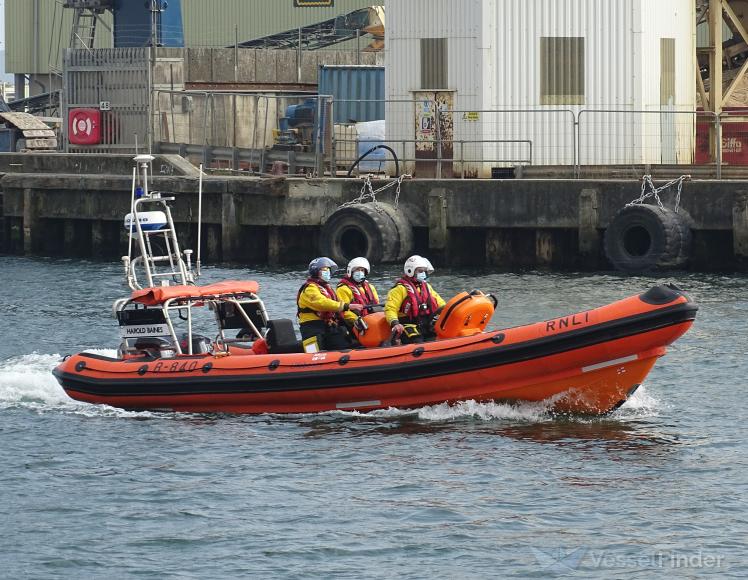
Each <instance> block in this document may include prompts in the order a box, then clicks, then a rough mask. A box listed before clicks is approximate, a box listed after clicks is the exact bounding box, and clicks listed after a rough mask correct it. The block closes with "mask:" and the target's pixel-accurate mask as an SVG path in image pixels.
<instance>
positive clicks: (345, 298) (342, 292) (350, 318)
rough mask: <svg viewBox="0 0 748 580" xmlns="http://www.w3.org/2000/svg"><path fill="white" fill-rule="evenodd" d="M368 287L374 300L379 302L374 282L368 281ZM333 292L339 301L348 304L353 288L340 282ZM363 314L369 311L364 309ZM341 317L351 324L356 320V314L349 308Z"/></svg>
mask: <svg viewBox="0 0 748 580" xmlns="http://www.w3.org/2000/svg"><path fill="white" fill-rule="evenodd" d="M358 286H359V287H360V286H361V284H358ZM369 288H371V293H372V294H374V302H379V294H377V289H376V288H374V284H372V283H371V282H369ZM335 293H336V294H337V295H338V298H339V299H340V301H341V302H345V303H346V304H350V303H351V302H353V290H351V289H350V288H349V287H348V286H346V285H345V284H340V285H339V286H338V287H337V288H336V289H335ZM364 314H369V313H368V312H366V311H365V312H364ZM343 317H344V318H345V321H346V322H348V323H351V324H353V323H354V322H356V318H358V316H356V315H355V314H354V313H353V312H351V311H349V310H346V311H345V312H344V313H343Z"/></svg>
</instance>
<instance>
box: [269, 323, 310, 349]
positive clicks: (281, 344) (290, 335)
mask: <svg viewBox="0 0 748 580" xmlns="http://www.w3.org/2000/svg"><path fill="white" fill-rule="evenodd" d="M265 340H267V344H268V352H270V353H273V354H276V353H277V354H282V353H288V352H304V346H303V345H302V344H301V341H300V340H299V339H298V338H297V337H296V331H295V330H294V327H293V322H292V321H290V320H289V319H287V318H277V319H275V320H268V332H267V334H266V335H265Z"/></svg>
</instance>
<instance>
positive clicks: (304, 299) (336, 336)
mask: <svg viewBox="0 0 748 580" xmlns="http://www.w3.org/2000/svg"><path fill="white" fill-rule="evenodd" d="M337 267H338V266H337V264H336V263H335V262H333V261H332V260H331V259H330V258H324V257H323V258H315V259H314V260H312V261H311V262H310V263H309V277H308V278H307V280H306V282H304V284H302V286H301V288H299V292H298V294H297V296H296V305H297V307H298V312H297V314H296V315H297V317H298V320H299V328H300V330H301V339H302V341H303V343H304V350H305V351H307V352H316V351H318V350H342V349H347V348H351V338H350V335H349V334H348V330H347V329H346V327H345V324H344V321H343V313H344V312H347V311H349V310H350V311H353V312H361V310H362V308H363V307H362V306H361V305H360V304H348V303H347V302H343V301H341V300H338V296H337V295H336V294H335V290H334V289H333V287H332V286H330V278H331V277H332V269H333V268H334V269H337Z"/></svg>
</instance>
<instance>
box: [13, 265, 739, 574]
mask: <svg viewBox="0 0 748 580" xmlns="http://www.w3.org/2000/svg"><path fill="white" fill-rule="evenodd" d="M120 268H121V267H120V266H119V265H118V264H109V263H90V262H78V261H59V260H58V261H51V260H32V259H25V258H9V257H0V272H1V274H0V276H2V278H1V279H2V282H1V283H0V287H1V288H2V292H0V434H1V438H0V442H1V445H0V466H2V469H1V470H0V490H1V491H0V494H1V495H0V497H2V502H1V503H0V518H1V520H2V530H3V540H2V549H1V550H0V553H2V555H3V559H2V572H1V573H0V575H2V576H3V577H8V578H104V577H116V578H130V577H138V578H162V577H177V578H227V577H228V578H236V577H250V576H252V577H283V578H298V577H305V576H313V577H323V578H326V577H342V578H375V577H376V578H380V577H394V576H398V577H404V578H423V577H437V578H454V577H464V578H475V577H537V578H545V577H548V576H554V575H563V574H568V575H570V576H576V577H590V578H600V577H607V578H620V577H624V576H625V577H633V578H650V577H653V576H663V575H665V574H668V575H670V576H672V577H678V578H683V577H695V576H701V575H704V574H715V575H717V576H720V577H725V576H732V577H736V578H744V577H746V576H748V561H747V559H746V537H748V522H747V519H748V508H746V500H745V498H746V497H747V496H748V469H747V468H748V443H746V441H745V438H744V430H745V429H744V427H745V425H746V424H747V423H748V412H746V405H745V387H746V380H745V377H746V375H748V362H747V361H748V339H746V335H747V334H748V298H747V297H746V282H747V281H748V279H746V278H745V277H735V276H729V277H727V276H708V275H690V274H688V275H685V274H681V275H675V276H670V278H669V279H673V278H674V279H676V280H677V282H678V284H679V285H681V286H682V287H683V288H685V289H687V290H688V291H689V292H690V293H691V295H692V296H693V297H694V298H695V299H696V300H697V302H699V304H700V305H701V311H700V312H699V316H698V319H697V321H696V323H695V325H694V327H693V328H692V329H691V331H690V332H689V333H688V334H686V335H685V336H684V337H683V338H682V339H681V340H680V341H678V342H677V343H676V344H675V345H673V347H672V348H671V349H670V351H669V352H668V354H667V355H666V356H665V357H664V358H663V359H661V360H660V361H659V362H658V363H657V365H656V366H655V368H654V370H653V371H652V373H651V374H650V375H649V378H648V380H647V382H646V383H645V385H644V387H643V388H641V389H640V390H639V391H638V392H637V394H636V395H635V396H634V397H633V398H632V399H631V400H630V401H629V402H628V403H627V404H626V405H624V406H623V407H622V408H621V409H620V410H619V411H617V412H616V413H615V414H614V415H612V416H611V417H608V418H605V419H580V418H576V419H574V418H572V419H569V418H564V419H560V418H556V417H553V416H551V415H549V414H548V413H547V412H546V411H545V410H544V409H543V407H542V406H540V405H524V406H518V407H512V406H507V405H497V404H476V403H463V404H461V405H457V406H455V407H448V406H446V405H438V406H433V407H425V408H422V409H417V410H413V411H399V410H388V411H380V412H375V413H371V414H368V415H361V414H357V413H347V412H331V413H324V414H318V415H296V416H274V415H262V416H216V415H198V414H162V413H132V412H125V411H121V410H116V409H112V408H108V407H101V406H91V405H86V404H83V403H77V402H74V401H72V400H70V399H68V398H67V397H66V395H65V394H64V392H63V391H62V390H61V389H60V388H59V387H58V386H57V384H56V382H55V380H54V379H53V378H52V376H51V374H50V370H51V369H52V368H53V367H54V365H55V364H56V362H57V360H58V359H59V357H60V355H61V354H66V353H70V352H74V351H78V350H82V349H106V350H107V351H111V349H113V348H115V347H116V344H117V341H118V339H117V329H116V326H115V321H114V320H113V319H112V318H111V314H110V306H111V302H112V301H113V300H114V299H115V298H117V297H119V296H120V295H122V293H123V287H122V285H121V275H120ZM395 275H396V271H395V270H389V271H386V272H384V273H383V275H382V276H381V277H375V282H379V287H380V288H386V287H387V284H388V282H385V280H387V281H389V280H391V279H393V277H394V276H395ZM302 276H303V274H302V272H301V271H290V272H288V271H286V272H281V271H270V270H262V271H253V270H246V269H229V268H218V267H216V268H212V269H208V270H207V271H206V272H205V274H204V277H203V281H204V282H210V281H217V280H219V279H222V278H226V277H231V278H239V277H242V278H244V277H251V278H254V279H257V280H259V282H260V284H261V288H264V289H265V290H266V292H265V296H266V300H268V304H267V306H268V310H269V311H270V314H271V316H274V317H281V316H285V317H288V316H289V315H290V314H292V313H293V312H294V306H293V303H294V297H295V291H296V288H297V285H298V283H299V281H300V280H301V278H302ZM661 281H662V279H652V278H619V277H617V276H612V275H611V276H606V275H561V274H549V273H535V272H529V273H522V274H508V273H503V274H497V273H493V272H488V271H483V272H476V271H471V272H466V271H448V272H447V271H439V272H437V276H435V277H434V279H433V283H434V285H435V286H436V287H437V288H438V289H439V290H440V291H441V292H442V294H443V295H444V296H446V297H449V296H450V295H451V294H453V293H454V292H456V291H458V290H462V289H469V288H472V287H480V288H482V289H484V290H486V291H489V290H490V291H494V292H496V294H497V295H498V297H499V300H500V304H499V310H498V311H497V314H496V315H495V316H494V321H493V324H494V326H495V327H501V326H511V325H516V324H522V323H526V322H533V321H536V320H540V319H544V318H550V317H553V316H558V315H562V314H567V313H570V312H574V311H577V310H581V309H585V308H590V307H594V306H599V305H602V304H604V303H607V302H610V301H613V300H616V299H619V298H622V297H624V296H627V295H630V294H634V293H637V292H640V291H641V290H643V289H646V288H647V287H649V286H650V285H652V284H654V283H659V282H661ZM270 289H272V291H271V290H270Z"/></svg>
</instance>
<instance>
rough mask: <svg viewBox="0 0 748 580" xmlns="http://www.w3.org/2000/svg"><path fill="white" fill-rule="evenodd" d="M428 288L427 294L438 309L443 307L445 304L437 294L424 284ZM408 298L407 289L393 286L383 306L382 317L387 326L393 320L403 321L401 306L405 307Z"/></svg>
mask: <svg viewBox="0 0 748 580" xmlns="http://www.w3.org/2000/svg"><path fill="white" fill-rule="evenodd" d="M426 285H427V286H428V288H429V292H431V295H432V296H433V297H434V299H435V300H436V304H437V306H438V307H439V308H441V307H442V306H444V304H445V302H444V300H443V299H442V297H441V296H439V294H437V293H436V291H435V290H434V289H433V288H432V287H431V284H429V283H428V282H426ZM407 297H408V289H407V288H406V287H405V286H403V285H402V284H395V286H394V287H393V288H392V290H390V291H389V292H388V293H387V301H386V302H385V304H384V316H385V318H386V319H387V322H388V323H389V324H392V322H393V321H394V320H400V317H401V316H402V317H403V319H405V313H404V312H403V306H404V305H405V301H406V300H405V299H406V298H407Z"/></svg>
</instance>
